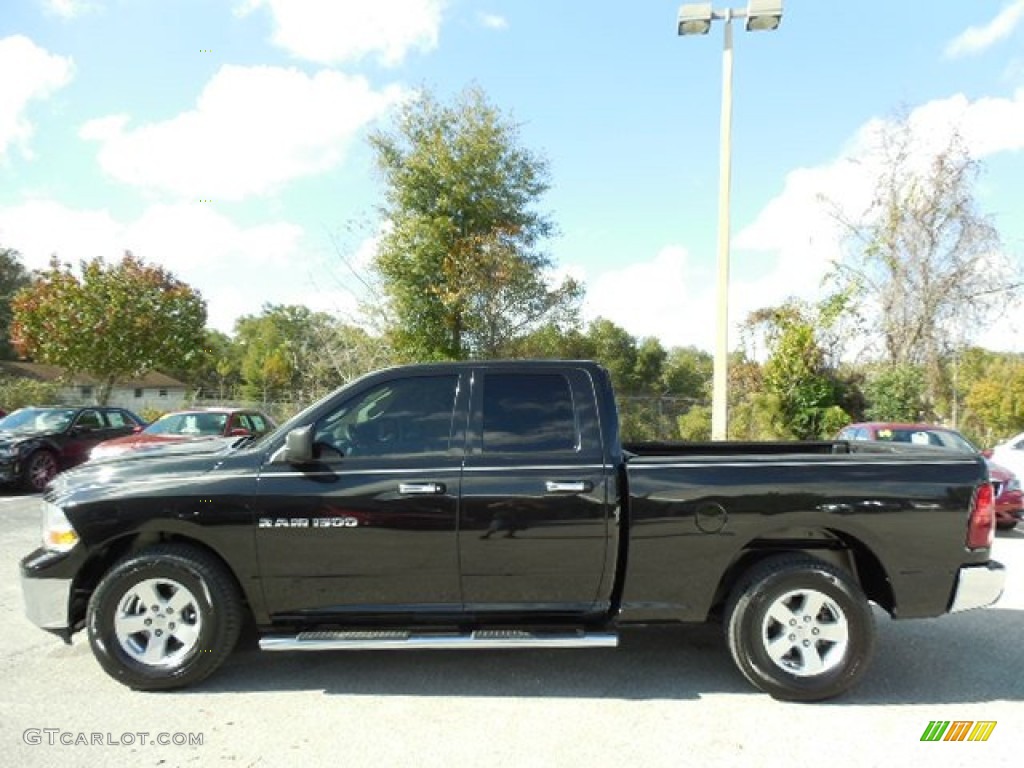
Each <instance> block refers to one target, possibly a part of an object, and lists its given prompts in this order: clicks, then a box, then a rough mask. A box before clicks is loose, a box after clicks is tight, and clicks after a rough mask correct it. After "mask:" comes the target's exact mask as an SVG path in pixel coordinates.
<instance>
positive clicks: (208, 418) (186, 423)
mask: <svg viewBox="0 0 1024 768" xmlns="http://www.w3.org/2000/svg"><path fill="white" fill-rule="evenodd" d="M227 422H228V415H227V414H226V413H205V412H190V413H169V414H167V415H166V416H163V417H161V418H159V419H157V420H156V421H155V422H153V423H152V424H150V425H149V426H148V427H146V428H145V429H144V430H143V432H144V433H145V434H147V435H168V436H173V435H179V436H181V437H203V436H208V435H223V434H224V427H225V425H226V424H227Z"/></svg>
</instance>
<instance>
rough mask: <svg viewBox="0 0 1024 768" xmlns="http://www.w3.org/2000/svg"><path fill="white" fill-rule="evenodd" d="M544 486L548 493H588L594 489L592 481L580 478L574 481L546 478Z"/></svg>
mask: <svg viewBox="0 0 1024 768" xmlns="http://www.w3.org/2000/svg"><path fill="white" fill-rule="evenodd" d="M545 487H546V488H547V489H548V493H589V492H590V491H592V490H594V485H593V483H590V482H589V481H586V480H580V481H579V482H575V483H560V482H558V481H556V480H548V481H547V483H545Z"/></svg>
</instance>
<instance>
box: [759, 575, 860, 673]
mask: <svg viewBox="0 0 1024 768" xmlns="http://www.w3.org/2000/svg"><path fill="white" fill-rule="evenodd" d="M761 638H762V642H763V643H764V650H765V653H767V654H768V658H770V659H771V660H772V663H774V664H775V665H776V666H777V667H778V668H779V669H781V670H783V671H784V672H788V673H789V674H791V675H795V676H796V677H813V676H815V675H822V674H825V673H827V672H831V671H832V670H833V669H835V668H836V667H838V666H839V665H840V664H842V663H843V658H844V657H845V655H846V649H847V647H848V646H849V644H850V626H849V623H848V622H847V620H846V614H844V613H843V610H842V609H841V608H840V607H839V604H838V603H837V602H836V601H835V600H833V599H832V598H831V597H829V596H828V595H826V594H825V593H823V592H818V591H817V590H814V589H794V590H792V591H790V592H786V593H785V594H783V595H781V596H780V597H778V598H776V600H775V601H774V602H773V603H772V604H771V605H770V606H769V607H768V611H767V612H766V613H765V616H764V621H763V622H762V623H761Z"/></svg>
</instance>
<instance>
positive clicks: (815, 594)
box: [725, 555, 875, 701]
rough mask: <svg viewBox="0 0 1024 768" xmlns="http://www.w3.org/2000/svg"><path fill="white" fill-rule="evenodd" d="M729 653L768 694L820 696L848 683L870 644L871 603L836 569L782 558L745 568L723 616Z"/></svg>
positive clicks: (812, 698)
mask: <svg viewBox="0 0 1024 768" xmlns="http://www.w3.org/2000/svg"><path fill="white" fill-rule="evenodd" d="M725 629H726V637H727V640H728V644H729V652H730V653H731V654H732V657H733V660H734V661H735V662H736V666H738V667H739V669H740V671H741V672H742V673H743V675H744V676H745V677H746V678H747V680H749V681H750V682H751V683H753V684H754V685H755V686H757V687H758V688H760V689H761V690H763V691H765V692H767V693H769V694H771V695H772V696H773V697H774V698H777V699H784V700H788V701H819V700H821V699H829V698H832V697H834V696H838V695H839V694H841V693H843V692H844V691H846V690H848V689H849V688H851V687H852V686H853V685H854V684H856V682H857V681H858V680H859V679H860V677H861V675H862V674H863V673H864V671H865V669H866V668H867V665H868V661H869V660H870V658H871V653H872V649H873V647H874V637H875V634H874V632H875V627H874V616H873V615H872V613H871V607H870V606H869V605H868V601H867V599H866V598H865V597H864V593H863V592H862V591H861V589H860V587H859V586H857V584H856V583H854V582H853V580H852V579H851V578H850V577H849V576H848V575H847V574H846V573H844V572H843V571H842V570H840V569H838V568H835V567H833V566H831V565H829V564H827V563H824V562H822V561H821V560H818V559H816V558H812V557H807V556H804V555H786V556H782V557H778V558H772V559H770V560H767V561H765V562H763V563H760V564H759V565H757V566H755V567H754V568H752V569H751V571H750V572H749V573H748V574H747V575H746V577H745V578H744V579H742V580H741V581H740V583H739V584H738V585H737V587H736V589H735V590H733V593H732V596H731V597H730V599H729V602H728V605H727V607H726V613H725Z"/></svg>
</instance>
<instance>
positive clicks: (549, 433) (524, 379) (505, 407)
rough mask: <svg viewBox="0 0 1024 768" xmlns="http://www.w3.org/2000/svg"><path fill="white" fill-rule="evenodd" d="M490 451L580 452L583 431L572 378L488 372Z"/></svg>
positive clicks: (485, 409) (486, 411) (485, 424)
mask: <svg viewBox="0 0 1024 768" xmlns="http://www.w3.org/2000/svg"><path fill="white" fill-rule="evenodd" d="M483 427H484V428H483V450H484V452H485V453H527V452H532V451H576V450H577V449H578V447H579V442H580V441H579V430H578V429H577V426H576V411H575V409H574V408H573V401H572V390H571V389H570V387H569V380H568V379H567V378H566V377H565V376H563V375H561V374H518V373H516V374H506V373H501V374H487V375H486V376H485V377H484V393H483Z"/></svg>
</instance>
